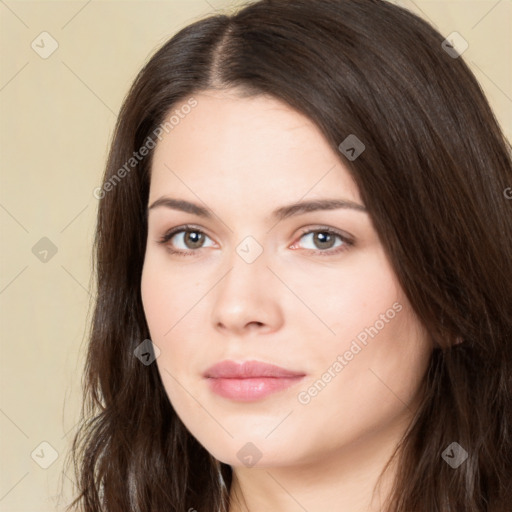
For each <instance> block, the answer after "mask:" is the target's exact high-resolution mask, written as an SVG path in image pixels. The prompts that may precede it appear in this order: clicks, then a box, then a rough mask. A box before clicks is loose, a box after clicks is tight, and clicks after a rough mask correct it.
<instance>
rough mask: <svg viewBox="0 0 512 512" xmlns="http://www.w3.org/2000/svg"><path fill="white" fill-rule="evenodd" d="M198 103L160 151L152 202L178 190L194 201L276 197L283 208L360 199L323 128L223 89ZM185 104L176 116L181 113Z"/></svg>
mask: <svg viewBox="0 0 512 512" xmlns="http://www.w3.org/2000/svg"><path fill="white" fill-rule="evenodd" d="M193 98H194V99H195V100H196V102H197V103H196V105H195V106H194V107H193V108H190V109H186V110H183V112H188V113H187V114H184V113H181V115H180V116H179V122H177V123H176V124H175V125H174V126H173V128H172V129H171V130H169V132H168V133H165V134H164V135H163V137H162V140H161V141H160V142H158V144H157V147H156V148H155V153H154V156H153V162H152V169H151V190H150V199H155V198H156V197H158V196H159V195H161V194H171V193H172V195H176V190H179V191H181V192H182V193H183V194H185V195H186V196H187V197H189V198H191V197H193V196H191V194H196V195H197V196H199V197H202V196H201V194H203V195H205V196H206V197H208V196H210V195H212V194H219V193H223V194H224V197H229V199H230V202H233V201H237V198H238V200H239V201H240V202H241V205H242V204H243V203H244V202H245V203H246V204H247V201H250V200H255V198H259V199H260V200H265V201H267V200H269V199H270V198H271V197H275V200H276V203H282V202H283V201H289V200H299V199H300V198H302V197H303V196H304V195H305V194H308V198H315V197H326V196H329V197H333V196H343V197H344V198H345V199H348V200H353V201H360V198H359V194H358V190H357V187H356V185H355V183H354V182H353V180H352V178H351V176H350V174H349V173H348V171H347V170H346V168H345V167H344V165H343V163H342V161H341V159H340V157H339V155H338V154H337V153H336V152H335V151H334V150H333V149H332V148H331V147H330V146H329V144H328V142H327V140H326V139H325V137H324V136H323V134H322V133H321V131H320V129H319V128H318V127H317V126H316V125H315V124H314V123H313V122H312V121H311V120H310V119H309V118H308V117H306V116H304V115H303V114H301V113H299V112H297V111H295V110H294V109H292V108H291V107H289V106H288V105H287V104H285V103H283V102H281V101H279V100H277V99H275V98H272V97H269V96H262V95H261V96H255V97H251V98H240V97H239V96H237V95H236V94H235V93H233V92H218V91H208V92H203V93H200V94H195V95H194V96H193ZM185 102H186V100H185ZM185 102H184V103H182V104H177V105H176V106H175V107H173V109H172V112H170V113H169V115H172V114H173V113H176V112H178V113H179V112H180V108H181V106H182V105H183V104H185ZM169 115H168V116H167V117H169ZM175 119H177V118H175ZM187 189H188V190H187Z"/></svg>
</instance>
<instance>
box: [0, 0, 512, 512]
mask: <svg viewBox="0 0 512 512" xmlns="http://www.w3.org/2000/svg"><path fill="white" fill-rule="evenodd" d="M395 3H398V4H400V5H404V6H406V7H407V8H409V9H411V10H412V11H413V12H415V13H417V14H420V15H421V16H422V17H424V18H425V19H427V20H429V21H430V22H431V23H433V24H434V26H436V27H437V28H438V30H439V31H440V32H441V33H442V34H443V35H446V36H447V35H448V34H450V33H451V32H453V31H457V32H459V33H460V34H461V35H462V36H463V37H464V38H465V39H466V40H467V41H468V43H469V48H468V49H467V50H466V52H465V53H464V59H465V60H466V62H467V63H468V64H469V65H470V67H471V68H472V69H473V71H474V73H475V75H476V77H477V78H478V80H479V81H480V83H481V85H482V88H483V89H484V91H485V93H486V94H487V97H488V98H489V101H490V103H491V105H492V107H493V109H494V111H495V113H496V116H497V118H498V120H499V121H500V123H501V125H502V127H503V130H504V131H505V133H506V135H507V136H508V138H509V139H510V138H511V137H510V136H511V134H512V115H511V113H512V58H511V57H512V55H511V54H512V30H511V28H512V27H511V24H512V21H511V20H512V2H510V0H500V1H495V0H485V1H465V0H457V1H444V2H434V1H424V0H415V1H414V2H413V1H411V0H404V1H401V2H395ZM236 4H237V2H235V1H223V0H187V1H178V0H167V1H161V2H152V1H142V0H139V1H101V0H93V1H77V2H75V1H67V2H50V1H47V2H44V1H41V2H25V1H13V0H11V1H8V0H6V1H2V0H0V16H1V18H0V24H1V26H0V34H1V35H0V38H1V43H2V46H1V57H0V116H1V117H0V118H1V126H0V134H1V139H0V151H1V159H0V162H1V171H2V173H1V191H0V233H1V238H2V253H1V254H2V258H1V275H0V305H1V317H0V318H1V324H0V328H1V331H0V332H1V362H0V365H1V381H0V389H1V394H0V450H1V453H0V460H1V467H0V477H1V478H0V511H5V512H46V511H54V510H59V511H61V510H63V508H64V506H65V505H66V504H67V503H68V500H69V496H70V489H71V480H72V479H73V475H72V474H71V472H70V471H68V473H67V474H64V473H63V463H64V458H65V454H66V452H67V450H68V449H69V446H70V442H71V439H72V434H73V433H74V431H75V429H74V426H75V424H76V421H77V419H78V412H79V407H80V385H81V383H80V379H81V371H82V366H83V356H84V349H85V339H86V335H85V333H86V329H87V325H88V321H89V316H88V315H90V309H89V307H90V306H89V300H90V298H91V296H92V294H93V293H94V291H93V290H92V287H91V282H92V281H91V272H90V268H91V257H90V256H91V245H92V238H93V232H94V223H95V215H96V208H97V200H96V199H95V198H94V197H93V190H94V188H95V187H97V186H98V185H99V184H100V176H101V173H102V171H103V165H104V162H105V157H106V152H107V148H108V144H109V141H110V137H111V135H112V131H113V127H114V122H115V119H116V114H117V112H118V110H119V108H120V106H121V102H122V99H123V97H124V95H125V93H126V92H127V89H128V87H129V85H130V83H131V81H132V80H133V78H134V77H135V74H136V73H137V71H138V69H139V68H140V67H141V65H142V64H143V63H144V62H145V60H146V59H147V58H148V55H149V54H150V53H152V52H153V51H154V50H155V49H156V48H157V47H159V46H160V45H161V44H162V43H163V42H164V41H166V40H167V39H168V38H169V37H170V36H171V35H172V34H173V33H175V32H176V31H177V30H178V29H179V28H181V27H183V26H184V25H186V24H188V23H190V22H192V21H194V20H197V19H199V18H201V17H203V16H204V15H206V14H208V13H211V12H213V11H214V10H218V9H221V10H225V11H226V10H227V11H229V9H230V7H232V6H233V5H236ZM43 31H46V32H48V33H49V34H50V35H51V37H53V38H54V39H55V40H56V41H57V43H58V48H57V50H56V51H55V52H54V53H53V54H52V55H51V56H49V57H48V58H46V59H43V58H42V57H41V56H40V55H39V54H38V53H36V51H34V50H33V49H32V47H31V44H32V41H34V40H35V43H34V44H39V48H38V47H37V46H36V48H38V51H39V52H42V51H45V50H44V49H46V51H47V50H48V49H49V48H50V39H48V36H41V37H45V38H47V39H45V43H44V49H43V43H41V38H40V37H38V36H39V34H41V32H43ZM511 185H512V184H511ZM43 237H47V238H48V239H50V240H51V242H52V243H53V244H54V246H55V247H56V249H57V252H56V254H55V255H53V256H52V254H51V252H50V253H48V255H46V259H47V261H46V262H43V261H41V260H40V259H39V257H43V258H44V257H45V254H44V253H40V254H39V257H36V254H37V252H38V251H41V250H42V249H41V248H40V247H39V246H36V249H37V250H34V252H35V253H36V254H34V253H33V247H34V246H35V245H36V244H37V243H38V242H39V241H40V239H41V238H43ZM39 243H40V244H44V243H45V242H39ZM46 243H47V242H46ZM43 249H44V247H43ZM42 442H46V443H49V445H51V447H52V448H50V447H49V446H47V445H42V446H40V444H41V443H42ZM52 449H53V450H55V451H56V452H57V453H58V458H57V459H56V460H55V462H54V463H53V464H52V465H51V466H49V467H48V468H47V469H43V468H42V467H40V464H43V465H44V464H45V463H46V464H48V463H49V462H51V456H52V453H53V452H52ZM31 454H33V458H32V457H31ZM60 485H63V486H64V492H63V494H62V496H60V497H59V494H60Z"/></svg>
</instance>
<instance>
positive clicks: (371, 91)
mask: <svg viewBox="0 0 512 512" xmlns="http://www.w3.org/2000/svg"><path fill="white" fill-rule="evenodd" d="M444 39H445V38H444V37H443V36H441V35H440V34H439V33H438V32H436V31H435V30H434V29H433V28H432V27H431V26H429V25H428V24H427V23H426V22H424V21H422V20H421V19H419V18H418V17H416V16H414V15H413V14H411V13H410V12H408V11H406V10H404V9H402V8H399V7H397V6H395V5H392V4H390V3H388V2H383V1H376V0H351V1H344V0H315V1H312V0H297V1H293V2H292V1H286V0H273V1H270V0H269V1H258V2H255V3H252V4H249V5H247V6H246V7H245V8H244V9H242V10H240V11H239V12H238V13H236V14H234V15H232V16H224V15H222V16H212V17H209V18H207V19H204V20H201V21H199V22H196V23H194V24H192V25H190V26H188V27H186V28H184V29H183V30H181V31H180V32H179V33H178V34H177V35H175V36H174V37H173V38H172V39H171V40H170V41H169V42H168V43H166V44H165V45H164V46H163V47H162V48H161V49H160V50H159V51H158V52H157V53H156V54H155V55H154V56H153V57H152V58H151V60H150V61H149V62H148V63H147V64H146V66H145V67H144V68H143V69H142V71H141V72H140V74H139V75H138V77H137V79H136V80H135V83H134V84H133V86H132V88H131V90H130V92H129V94H128V96H127V98H126V100H125V102H124V105H123V107H122V110H121V113H120V116H119V120H118V124H117V128H116V132H115V135H114V140H113V143H112V147H111V151H110V155H109V160H108V164H107V169H106V173H105V178H104V183H103V185H102V187H101V188H99V189H98V190H97V191H96V192H95V195H96V196H97V197H98V198H100V206H99V217H98V225H97V238H96V270H97V280H98V281H97V282H98V298H97V304H96V309H95V315H94V319H93V329H92V333H91V338H90V345H89V352H88V359H87V374H86V377H87V380H86V383H87V386H86V388H85V397H86V401H85V404H86V407H85V408H84V415H85V416H86V417H85V420H86V421H84V423H83V426H82V429H81V431H80V432H79V434H78V435H77V437H76V439H75V444H74V457H75V463H76V470H77V475H78V477H79V487H80V488H79V491H80V492H79V495H78V496H77V499H76V501H75V503H74V504H73V506H75V507H81V508H79V510H84V511H86V512H92V511H99V510H105V511H108V512H114V511H116V512H117V511H123V512H127V511H137V512H139V511H140V512H149V511H152V512H154V511H164V510H165V511H180V512H182V511H187V510H188V511H193V510H197V511H211V512H217V511H219V510H220V511H229V512H241V511H260V510H280V511H300V510H307V511H310V512H313V511H319V510H343V511H346V512H355V511H363V510H364V511H381V510H385V511H388V512H411V511H414V512H433V511H443V512H444V511H455V510H456V511H464V512H477V511H478V512H480V511H493V512H494V511H496V512H497V511H503V510H506V507H507V504H508V503H510V500H511V498H512V496H511V494H512V488H511V486H510V481H511V480H512V479H511V476H512V450H511V444H512V442H511V436H510V430H511V427H512V408H511V400H510V392H511V375H512V365H511V363H512V354H511V352H512V342H511V333H512V304H511V297H512V267H511V261H512V215H511V206H512V203H511V201H510V200H508V198H507V197H508V195H507V190H509V187H510V186H511V184H512V171H511V157H510V155H511V152H510V146H509V145H508V143H507V142H506V141H505V138H504V136H503V134H502V132H501V131H500V128H499V125H498V123H497V122H496V120H495V118H494V116H493V114H492V112H491V109H490V107H489V105H488V103H487V101H486V99H485V97H484V95H483V94H482V91H481V89H480V87H479V85H478V83H477V81H476V80H475V78H474V76H473V75H472V74H471V72H470V71H469V69H468V67H467V66H466V65H465V63H464V61H463V60H462V57H461V56H460V54H459V53H457V48H455V45H454V44H453V41H452V42H450V41H449V42H450V44H449V45H447V43H446V42H445V41H444Z"/></svg>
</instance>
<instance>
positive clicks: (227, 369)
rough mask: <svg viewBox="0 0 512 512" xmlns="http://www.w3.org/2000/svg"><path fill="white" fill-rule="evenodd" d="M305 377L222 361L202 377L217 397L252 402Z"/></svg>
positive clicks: (260, 365)
mask: <svg viewBox="0 0 512 512" xmlns="http://www.w3.org/2000/svg"><path fill="white" fill-rule="evenodd" d="M305 375H306V374H305V373H303V372H296V371H291V370H287V369H285V368H282V367H280V366H275V365H272V364H267V363H262V362H260V361H244V362H242V363H236V362H235V361H222V362H221V363H218V364H216V365H214V366H212V367H210V368H209V369H208V370H206V371H205V372H204V374H203V377H204V378H205V379H206V380H207V381H208V384H209V386H210V389H211V391H213V392H214V393H216V394H217V395H220V396H222V397H224V398H228V399H230V400H235V401H240V402H252V401H255V400H261V399H263V398H265V397H267V396H268V395H271V394H273V393H276V392H278V391H282V390H284V389H287V388H289V387H290V386H293V385H294V384H297V383H298V382H300V381H301V380H302V379H303V378H304V377H305Z"/></svg>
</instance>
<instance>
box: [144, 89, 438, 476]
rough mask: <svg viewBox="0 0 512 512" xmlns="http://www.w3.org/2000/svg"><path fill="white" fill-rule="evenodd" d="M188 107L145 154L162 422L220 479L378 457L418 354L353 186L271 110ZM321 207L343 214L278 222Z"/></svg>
mask: <svg viewBox="0 0 512 512" xmlns="http://www.w3.org/2000/svg"><path fill="white" fill-rule="evenodd" d="M195 99H196V100H197V105H196V106H195V107H194V108H191V109H189V108H187V109H183V110H182V112H185V111H186V112H189V111H190V112H189V113H188V114H186V115H182V116H180V118H179V122H178V123H177V124H176V125H175V126H174V128H173V129H172V130H169V131H168V133H166V135H165V136H164V137H163V138H162V139H161V141H160V142H159V143H158V145H157V147H156V148H155V153H154V159H153V163H152V170H151V173H152V174H151V187H150V194H149V203H148V206H149V207H150V209H149V213H148V239H147V250H146V255H145V262H144V269H143V275H142V283H141V288H142V299H143V304H144V310H145V314H146V318H147V321H148V325H149V329H150V334H151V339H152V341H153V343H154V344H155V345H156V346H157V347H158V349H159V350H160V355H159V357H158V358H157V359H156V364H157V366H158V370H159V372H160V375H161V378H162V380H163V383H164V386H165V390H166V392H167V395H168V397H169V400H170V402H171V403H172V406H173V407H174V409H175V411H176V413H177V414H178V415H179V417H180V418H181V420H182V421H183V423H184V424H185V425H186V427H187V428H188V429H189V431H190V432H191V433H192V435H193V436H194V437H195V438H196V439H197V440H198V441H199V442H200V443H201V444H202V445H203V446H204V447H205V448H206V449H207V450H208V451H209V452H210V453H211V454H212V455H214V456H215V457H216V458H217V459H219V460H221V461H222V462H225V463H227V464H230V465H232V466H239V467H241V466H249V467H252V466H259V467H273V466H289V465H297V464H311V463H314V462H317V461H326V460H327V458H328V457H333V456H335V455H336V454H341V453H345V454H347V453H350V452H351V451H352V450H355V449H356V447H357V449H358V450H360V449H361V447H363V446H364V447H365V449H367V450H369V451H371V450H374V451H378V450H379V449H380V448H379V447H382V446H384V445H385V444H386V442H388V443H389V440H390V439H394V438H396V436H397V435H398V433H399V432H402V430H403V429H404V428H405V426H406V423H407V421H408V418H410V413H411V411H412V408H411V404H412V403H413V402H412V401H413V398H414V397H415V392H416V391H417V389H418V386H419V383H420V380H421V379H422V377H423V375H424V372H425V370H426V366H427V363H428V359H429V355H430V351H431V349H430V344H429V343H428V339H427V336H426V334H425V332H424V330H423V329H422V327H421V325H420V324H419V321H418V320H417V318H416V316H415V314H414V313H413V311H412V309H411V307H410V305H409V303H408V301H407V299H406V297H405V295H404V293H403V291H402V289H401V287H400V286H399V283H398V281H397V279H396V276H395V274H394V272H393V270H392V268H391V266H390V264H389V262H388V259H387V258H386V255H385V253H384V250H383V247H382V245H381V243H380V241H379V238H378V236H377V233H376V232H375V229H374V227H373V225H372V222H371V220H370V217H369V215H368V213H367V212H366V211H365V209H364V206H365V205H363V203H362V202H361V198H360V195H359V192H358V189H357V187H356V185H355V183H354V181H353V180H352V179H351V177H350V175H349V173H348V171H347V170H346V168H345V167H344V165H343V163H342V161H341V159H340V155H339V154H338V153H336V151H333V150H332V149H331V148H330V147H329V145H328V144H327V142H326V140H325V139H324V137H323V136H322V134H321V132H320V131H319V129H318V128H317V127H316V126H315V125H314V124H313V123H312V122H311V121H310V120H309V119H308V118H306V117H304V116H303V115H301V114H299V113H297V112H295V111H294V110H292V109H290V108H289V107H288V106H286V105H285V104H283V103H281V102H280V101H277V100H275V99H269V98H268V97H263V96H259V97H256V98H250V99H240V98H239V97H237V96H235V95H234V94H232V92H231V93H230V94H228V93H219V92H217V93H213V92H205V93H202V94H199V95H196V96H195ZM175 110H180V109H179V106H177V107H176V108H175V109H173V112H174V111H175ZM348 135H349V134H347V136H348ZM340 142H342V141H341V140H340ZM362 142H363V143H364V141H362ZM167 199H169V201H166V200H167ZM171 199H172V200H173V201H182V202H187V204H188V203H190V204H193V205H195V206H194V207H192V206H188V207H186V208H181V209H180V208H179V207H177V206H176V204H177V203H174V207H173V204H171V201H170V200H171ZM327 200H330V201H340V205H341V206H342V207H340V205H338V207H336V208H332V209H327V208H325V207H324V208H320V209H317V208H315V209H313V208H309V207H294V208H289V206H290V205H292V204H295V203H299V204H300V203H309V202H311V201H327ZM155 202H158V204H155ZM182 204H184V203H182ZM343 205H344V206H343ZM151 206H152V207H151ZM194 210H196V211H194ZM276 211H277V212H279V211H280V212H281V214H279V213H276ZM201 212H206V213H207V215H203V214H201ZM184 225H189V227H188V228H187V229H188V231H185V228H184ZM175 228H179V229H177V232H176V234H174V236H172V237H171V238H169V237H168V240H167V241H166V242H165V243H161V242H160V240H161V239H162V238H163V237H164V236H165V235H166V234H167V233H169V231H170V230H171V229H175ZM326 230H330V231H332V232H331V233H329V232H326ZM172 251H176V253H174V252H172ZM157 353H158V352H157ZM225 361H232V362H233V364H231V365H229V364H227V365H225V366H222V365H221V367H217V369H212V367H213V366H214V365H217V364H218V363H221V362H225ZM246 361H253V362H254V361H257V362H260V363H265V364H269V365H275V366H277V367H280V368H281V369H282V370H279V371H275V369H274V370H273V371H271V370H269V368H268V367H261V366H258V365H253V366H250V365H248V366H246V367H245V368H244V367H243V366H239V365H238V363H243V362H246ZM244 370H245V371H246V373H244ZM251 372H252V373H251ZM354 453H355V452H354Z"/></svg>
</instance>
